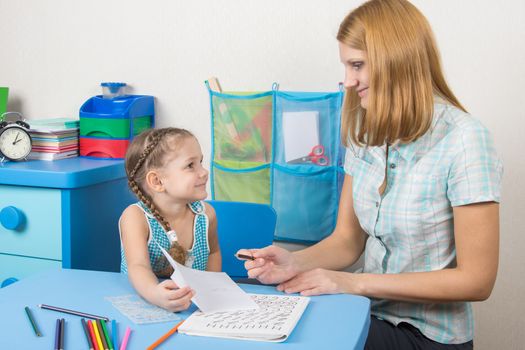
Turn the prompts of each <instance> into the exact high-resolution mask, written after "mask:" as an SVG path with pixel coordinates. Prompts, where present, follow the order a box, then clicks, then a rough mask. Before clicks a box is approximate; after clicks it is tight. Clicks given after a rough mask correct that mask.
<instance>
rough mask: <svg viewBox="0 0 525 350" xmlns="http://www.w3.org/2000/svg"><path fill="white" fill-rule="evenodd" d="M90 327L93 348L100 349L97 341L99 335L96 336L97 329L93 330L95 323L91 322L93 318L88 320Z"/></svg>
mask: <svg viewBox="0 0 525 350" xmlns="http://www.w3.org/2000/svg"><path fill="white" fill-rule="evenodd" d="M87 325H88V329H89V335H90V336H91V342H92V343H93V348H95V350H100V348H99V347H98V343H97V337H96V336H95V331H94V330H93V323H91V320H88V321H87Z"/></svg>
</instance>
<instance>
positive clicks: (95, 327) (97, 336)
mask: <svg viewBox="0 0 525 350" xmlns="http://www.w3.org/2000/svg"><path fill="white" fill-rule="evenodd" d="M92 323H93V330H94V331H95V337H96V338H97V344H98V348H99V349H104V346H103V345H102V339H100V334H99V333H98V327H97V324H96V323H94V322H92Z"/></svg>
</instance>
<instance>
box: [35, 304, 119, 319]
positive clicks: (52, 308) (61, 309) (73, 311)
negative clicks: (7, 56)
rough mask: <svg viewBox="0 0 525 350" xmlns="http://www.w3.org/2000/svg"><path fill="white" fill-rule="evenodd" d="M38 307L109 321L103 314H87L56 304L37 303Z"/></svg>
mask: <svg viewBox="0 0 525 350" xmlns="http://www.w3.org/2000/svg"><path fill="white" fill-rule="evenodd" d="M38 307H39V308H41V309H46V310H52V311H58V312H63V313H66V314H70V315H76V316H80V317H86V318H91V319H95V320H104V321H109V318H107V317H104V316H97V315H93V314H87V313H85V312H80V311H75V310H70V309H64V308H62V307H58V306H51V305H46V304H40V305H38Z"/></svg>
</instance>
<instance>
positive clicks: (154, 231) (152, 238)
mask: <svg viewBox="0 0 525 350" xmlns="http://www.w3.org/2000/svg"><path fill="white" fill-rule="evenodd" d="M132 205H135V206H137V207H139V208H140V209H141V210H142V212H143V213H144V216H145V217H146V219H147V220H148V225H149V236H148V252H149V257H150V263H151V267H152V269H153V272H154V273H155V274H157V273H158V272H160V271H162V270H163V269H164V268H165V267H166V264H167V261H166V259H164V256H163V254H162V252H161V250H160V248H159V247H158V245H160V246H161V247H162V248H163V249H165V250H166V251H167V250H169V248H170V246H171V243H170V240H169V238H168V235H167V234H166V231H165V230H164V228H163V227H162V225H161V224H160V223H159V222H158V221H157V219H155V217H154V216H153V215H152V214H151V212H150V211H149V209H148V208H146V206H145V205H144V203H142V202H137V203H135V204H132ZM188 207H189V208H190V209H191V211H192V212H193V213H194V214H195V219H194V222H193V247H192V248H191V249H190V250H188V258H187V259H186V263H185V265H186V266H188V267H191V268H193V269H196V270H202V271H204V270H206V266H207V265H208V256H209V254H210V247H209V244H208V226H209V222H208V217H207V216H206V213H205V206H204V203H203V202H202V201H195V202H192V203H189V204H188ZM119 230H120V225H119ZM157 243H158V245H157ZM120 246H121V248H120V272H122V273H125V274H127V273H128V265H127V263H126V256H125V254H124V249H123V248H122V244H121V245H120Z"/></svg>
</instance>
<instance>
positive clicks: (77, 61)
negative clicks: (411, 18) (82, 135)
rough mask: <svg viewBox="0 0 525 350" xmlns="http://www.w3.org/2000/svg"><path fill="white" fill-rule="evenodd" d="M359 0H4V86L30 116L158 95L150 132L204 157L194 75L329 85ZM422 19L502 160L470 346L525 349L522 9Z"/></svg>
mask: <svg viewBox="0 0 525 350" xmlns="http://www.w3.org/2000/svg"><path fill="white" fill-rule="evenodd" d="M359 3H360V1H355V0H345V1H342V0H331V1H321V0H318V1H315V0H289V1H283V0H280V1H278V0H264V1H262V0H259V1H255V0H221V1H217V0H215V1H213V0H206V1H203V0H200V1H197V0H194V1H168V0H159V1H124V0H117V1H102V0H92V1H82V2H80V1H72V0H47V1H39V0H19V1H15V0H11V1H9V0H0V33H1V35H0V86H9V87H10V89H11V90H10V101H9V108H10V109H11V110H19V111H22V112H23V113H24V115H25V116H26V117H27V118H29V119H39V118H44V117H54V116H69V117H75V116H77V115H78V109H79V107H80V105H81V104H82V102H84V101H85V100H86V99H87V98H88V97H90V96H92V95H95V94H99V93H100V92H99V91H100V89H99V86H98V84H99V83H100V82H102V81H125V82H127V83H128V84H130V85H131V86H132V87H133V91H132V92H134V93H141V94H151V95H154V96H156V97H157V123H158V125H159V126H168V125H177V126H182V127H185V128H189V129H191V130H192V131H194V132H195V134H196V135H197V136H198V138H199V139H200V140H201V144H202V146H203V149H204V152H205V154H209V151H210V131H209V129H210V128H209V102H208V96H207V92H206V90H205V88H204V83H203V82H204V80H205V79H206V78H208V77H209V76H211V75H216V76H218V77H219V78H220V79H221V82H222V85H223V88H224V89H226V90H228V89H229V90H267V89H270V87H271V84H272V82H274V81H276V82H279V83H280V86H281V89H283V90H306V91H308V90H316V91H330V90H334V89H336V86H337V83H338V82H339V81H340V80H342V79H343V69H342V67H341V65H340V64H339V60H338V56H337V43H336V40H335V34H336V31H337V28H338V25H339V22H340V20H341V19H342V18H343V17H344V15H345V14H346V13H347V11H348V10H349V9H351V8H353V7H354V6H356V5H357V4H359ZM414 3H415V4H416V6H418V7H419V8H420V9H421V10H422V11H423V13H425V14H426V16H427V17H428V19H429V21H430V22H431V24H432V26H433V28H434V31H435V34H436V37H437V39H438V43H439V45H440V48H441V52H442V56H443V63H444V67H445V72H446V74H447V76H448V79H449V82H450V85H451V86H452V88H453V89H454V91H455V92H456V94H457V95H458V97H459V98H460V100H461V101H462V102H463V104H464V105H465V106H466V107H467V109H468V110H469V111H470V112H471V113H472V114H474V115H475V116H476V117H479V118H480V119H481V120H482V121H483V123H484V124H485V125H486V126H488V127H489V129H490V130H492V131H493V134H494V137H495V139H496V144H497V148H498V150H499V153H500V155H501V157H502V158H503V161H504V164H505V176H504V187H503V203H502V205H501V259H500V269H499V276H498V281H497V284H496V287H495V290H494V293H493V295H492V297H491V298H490V299H489V301H487V302H485V303H481V304H476V305H475V317H476V339H475V343H476V348H477V349H496V348H499V349H518V348H521V347H522V346H523V345H522V343H523V341H525V336H524V335H523V329H525V322H524V321H523V314H524V313H525V308H524V306H523V304H524V303H523V301H522V298H521V296H522V295H523V294H524V292H525V282H524V276H525V274H524V266H525V258H524V255H525V254H524V253H523V252H522V250H523V247H524V244H525V238H524V236H523V233H524V231H525V230H524V229H525V227H524V226H525V225H524V224H525V204H524V199H525V198H524V195H523V189H522V187H523V186H522V184H521V183H520V179H525V170H524V169H525V157H524V156H523V152H524V151H523V150H524V148H525V146H524V143H523V142H522V141H521V140H522V139H523V137H521V138H520V137H519V135H520V134H522V133H523V131H524V130H525V121H524V120H525V112H524V108H523V106H522V100H523V97H522V96H523V95H524V92H523V91H524V89H523V81H525V18H524V17H525V16H524V15H525V3H524V2H522V1H521V0H505V1H495V0H492V1H488V0H462V1H456V0H440V1H428V0H427V1H424V0H417V1H414Z"/></svg>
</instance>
